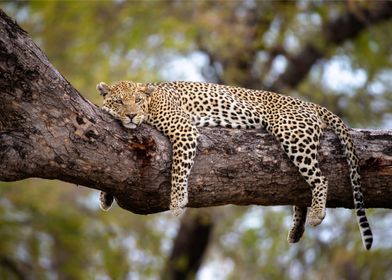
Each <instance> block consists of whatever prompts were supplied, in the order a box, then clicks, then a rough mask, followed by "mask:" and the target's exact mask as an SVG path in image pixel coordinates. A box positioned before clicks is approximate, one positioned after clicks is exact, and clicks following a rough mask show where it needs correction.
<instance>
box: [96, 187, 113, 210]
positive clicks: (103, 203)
mask: <svg viewBox="0 0 392 280" xmlns="http://www.w3.org/2000/svg"><path fill="white" fill-rule="evenodd" d="M113 201H114V197H113V195H111V194H109V193H106V192H100V194H99V206H100V207H101V209H102V210H103V211H109V209H110V208H111V207H112V205H113Z"/></svg>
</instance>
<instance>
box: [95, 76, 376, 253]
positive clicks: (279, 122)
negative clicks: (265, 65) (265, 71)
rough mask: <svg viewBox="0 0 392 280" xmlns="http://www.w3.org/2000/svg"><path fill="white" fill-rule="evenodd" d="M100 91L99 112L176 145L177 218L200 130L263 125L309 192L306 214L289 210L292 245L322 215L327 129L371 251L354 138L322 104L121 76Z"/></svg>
mask: <svg viewBox="0 0 392 280" xmlns="http://www.w3.org/2000/svg"><path fill="white" fill-rule="evenodd" d="M97 89H98V91H99V92H100V93H101V95H102V96H103V97H104V102H103V107H102V108H103V110H105V111H107V112H109V113H110V114H112V115H113V116H114V117H116V118H118V119H120V120H121V121H122V123H123V125H124V126H126V127H129V128H131V129H132V128H135V127H136V126H137V125H139V124H141V123H142V122H146V123H148V124H150V125H152V126H154V127H155V128H157V129H158V130H159V131H161V132H163V133H164V134H165V135H166V136H167V137H168V138H169V139H170V141H171V143H172V146H173V163H172V190H171V202H170V209H171V211H172V212H173V214H175V215H178V214H180V213H181V212H182V211H183V208H184V207H185V206H186V205H187V203H188V191H187V185H188V177H189V174H190V171H191V168H192V165H193V161H194V157H195V155H196V145H197V138H198V130H197V127H201V126H221V127H226V128H237V129H260V128H265V129H267V131H269V132H270V133H271V134H273V135H274V136H275V138H276V139H277V140H278V141H279V143H280V145H281V146H282V148H283V150H284V151H285V153H286V154H287V155H288V157H289V158H290V160H291V161H292V162H293V163H294V165H295V166H296V167H297V168H298V170H299V172H300V174H301V175H302V176H303V178H304V179H305V181H306V182H307V183H308V184H309V186H310V187H311V190H312V202H311V207H310V211H309V213H307V208H306V207H297V206H294V207H293V212H294V213H293V226H292V228H291V230H290V232H289V235H288V241H289V242H290V243H294V242H298V241H299V239H300V238H301V237H302V234H303V232H304V224H305V221H306V219H308V223H309V224H310V225H312V226H316V225H318V224H320V223H321V222H322V220H323V219H324V217H325V211H326V210H325V208H326V200H327V188H328V182H327V179H326V178H325V177H324V176H322V174H321V171H320V168H319V163H318V154H317V149H318V147H319V143H320V142H319V140H320V136H321V134H322V130H323V128H324V127H325V126H329V127H331V128H332V129H333V131H334V132H335V133H336V135H337V136H338V138H339V139H340V141H341V143H342V144H343V145H344V147H345V154H346V156H347V161H348V164H349V167H350V179H351V184H352V187H353V196H354V204H355V209H356V214H357V217H358V224H359V228H360V230H361V236H362V241H363V244H364V247H365V248H366V249H370V247H371V245H372V241H373V237H372V232H371V229H370V226H369V223H368V221H367V218H366V214H365V209H364V204H363V195H362V192H361V187H360V175H359V161H358V157H357V156H356V154H355V149H354V145H353V140H352V138H351V136H350V134H349V132H348V129H347V127H346V126H345V125H344V123H343V122H342V120H341V119H340V118H339V117H337V116H336V115H334V114H333V113H331V112H330V111H328V110H327V109H326V108H323V107H321V106H319V105H317V104H314V103H310V102H304V101H301V100H299V99H296V98H293V97H290V96H285V95H280V94H277V93H274V92H269V91H261V90H250V89H245V88H240V87H232V86H224V85H217V84H209V83H198V82H168V83H157V84H142V83H134V82H130V81H122V82H118V83H116V84H113V85H112V86H108V85H106V84H105V83H100V84H98V85H97ZM101 198H104V199H103V202H102V203H101V204H102V207H103V208H104V209H106V208H107V206H108V205H110V204H111V202H110V203H109V202H106V201H105V199H110V198H111V196H110V195H107V196H101ZM306 216H307V217H306Z"/></svg>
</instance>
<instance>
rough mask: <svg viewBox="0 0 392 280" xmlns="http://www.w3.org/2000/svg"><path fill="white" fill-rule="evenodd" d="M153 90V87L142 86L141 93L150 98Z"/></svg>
mask: <svg viewBox="0 0 392 280" xmlns="http://www.w3.org/2000/svg"><path fill="white" fill-rule="evenodd" d="M154 90H155V86H153V85H144V86H143V87H142V92H144V93H145V94H146V95H147V96H150V95H151V94H152V93H153V92H154Z"/></svg>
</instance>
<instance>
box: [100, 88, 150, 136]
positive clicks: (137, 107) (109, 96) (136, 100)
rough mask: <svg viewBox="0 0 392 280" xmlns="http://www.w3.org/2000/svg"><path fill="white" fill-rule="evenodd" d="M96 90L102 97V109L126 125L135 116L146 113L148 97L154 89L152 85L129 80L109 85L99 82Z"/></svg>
mask: <svg viewBox="0 0 392 280" xmlns="http://www.w3.org/2000/svg"><path fill="white" fill-rule="evenodd" d="M97 90H98V91H99V93H100V95H101V96H102V97H103V106H102V110H104V111H106V112H108V113H109V114H111V115H112V116H113V117H115V118H117V119H120V120H121V121H122V122H123V124H124V125H125V126H127V125H126V124H131V123H132V119H133V118H134V117H135V116H144V115H147V114H148V112H147V110H148V97H149V96H150V95H151V94H152V92H153V91H154V86H152V85H146V84H142V83H135V82H130V81H121V82H117V83H115V84H113V85H110V86H109V85H107V84H106V83H104V82H100V83H99V84H98V85H97ZM131 128H133V127H131Z"/></svg>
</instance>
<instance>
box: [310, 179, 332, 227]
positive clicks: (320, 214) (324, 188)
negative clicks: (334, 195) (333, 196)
mask: <svg viewBox="0 0 392 280" xmlns="http://www.w3.org/2000/svg"><path fill="white" fill-rule="evenodd" d="M309 184H310V185H311V186H312V205H311V206H310V211H309V213H308V223H309V225H311V226H317V225H319V224H320V223H321V222H322V221H323V219H324V217H325V207H326V204H327V192H328V182H327V179H325V177H323V176H319V177H317V178H314V179H313V180H312V181H311V182H310V183H309Z"/></svg>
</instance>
